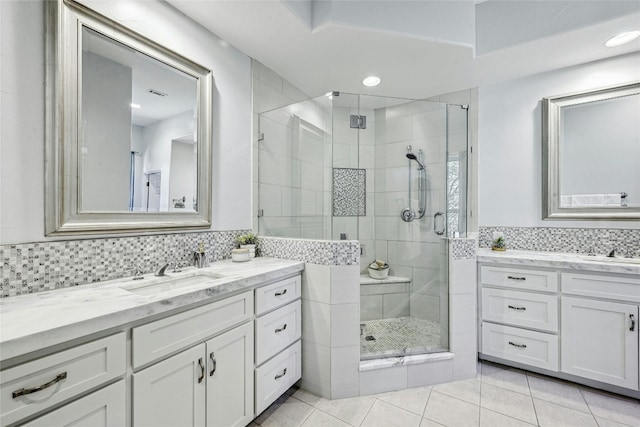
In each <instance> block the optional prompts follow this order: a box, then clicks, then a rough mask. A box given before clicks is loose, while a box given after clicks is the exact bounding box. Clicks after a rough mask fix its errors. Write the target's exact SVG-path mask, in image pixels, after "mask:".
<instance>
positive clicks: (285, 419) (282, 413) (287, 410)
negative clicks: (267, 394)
mask: <svg viewBox="0 0 640 427" xmlns="http://www.w3.org/2000/svg"><path fill="white" fill-rule="evenodd" d="M313 410H314V408H313V406H311V405H308V404H306V403H304V402H302V401H300V400H298V399H294V398H292V397H291V396H288V395H284V396H282V397H281V398H280V399H278V400H277V401H276V403H274V404H273V405H271V407H269V409H267V410H266V411H265V412H264V413H263V414H262V415H260V417H258V419H256V422H258V423H259V424H260V425H261V426H262V427H298V426H300V425H302V423H303V422H304V421H305V420H306V419H307V417H308V416H309V415H311V413H312V412H313Z"/></svg>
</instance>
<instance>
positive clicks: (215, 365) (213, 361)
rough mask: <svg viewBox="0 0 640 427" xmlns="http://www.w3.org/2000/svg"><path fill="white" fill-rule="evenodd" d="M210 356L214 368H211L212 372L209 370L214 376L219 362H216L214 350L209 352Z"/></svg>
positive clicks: (210, 374)
mask: <svg viewBox="0 0 640 427" xmlns="http://www.w3.org/2000/svg"><path fill="white" fill-rule="evenodd" d="M209 358H210V359H211V363H212V365H213V366H212V368H211V372H209V376H210V377H212V376H213V374H214V373H215V372H216V367H217V366H218V362H216V356H215V355H214V354H213V352H211V353H209Z"/></svg>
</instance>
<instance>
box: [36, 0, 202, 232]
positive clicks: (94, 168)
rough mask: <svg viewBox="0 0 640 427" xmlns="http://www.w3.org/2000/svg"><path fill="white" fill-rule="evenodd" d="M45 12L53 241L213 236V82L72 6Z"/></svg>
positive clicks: (66, 1) (57, 4)
mask: <svg viewBox="0 0 640 427" xmlns="http://www.w3.org/2000/svg"><path fill="white" fill-rule="evenodd" d="M47 4H48V8H49V14H48V16H49V28H48V58H49V59H50V61H51V63H52V66H51V68H50V69H49V70H48V75H47V78H48V80H47V88H48V91H49V93H48V94H49V96H50V100H51V105H50V108H49V110H48V116H47V119H48V126H49V129H48V136H49V138H50V140H49V141H48V143H47V153H46V155H47V191H46V194H47V196H46V197H47V212H46V217H47V221H46V223H47V234H48V235H52V234H77V233H83V234H87V233H89V234H93V233H112V232H137V231H153V230H166V229H179V228H200V227H203V228H208V227H210V226H211V218H210V212H211V208H210V188H211V187H210V181H211V158H210V155H211V154H210V153H211V93H212V76H211V72H210V71H209V70H207V69H206V68H204V67H201V66H199V65H198V64H195V63H193V62H192V61H190V60H188V59H186V58H184V57H182V56H180V55H178V54H176V53H174V52H171V51H169V50H168V49H166V48H164V47H163V46H160V45H158V44H157V43H154V42H152V41H150V40H148V39H146V38H144V37H142V36H140V35H138V34H136V33H134V32H133V31H131V30H129V29H127V28H125V27H123V26H121V25H119V24H118V23H116V22H113V21H110V20H109V19H107V18H105V17H103V16H101V15H99V14H97V13H96V12H94V11H92V10H90V9H88V8H86V7H84V6H82V5H80V4H78V3H76V2H74V1H70V0H59V1H52V2H47Z"/></svg>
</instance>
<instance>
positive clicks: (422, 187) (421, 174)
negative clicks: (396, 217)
mask: <svg viewBox="0 0 640 427" xmlns="http://www.w3.org/2000/svg"><path fill="white" fill-rule="evenodd" d="M412 148H413V147H411V145H409V146H408V147H407V154H406V156H407V159H409V207H406V208H404V209H403V210H402V212H401V213H400V217H401V218H402V220H403V221H406V222H411V221H413V220H414V219H420V218H422V217H423V216H424V214H425V213H426V211H427V195H426V191H427V186H426V184H427V183H426V178H427V176H426V172H427V167H426V166H425V164H424V163H423V162H422V150H419V151H418V155H417V156H416V155H415V154H413V153H412V152H411V150H412ZM411 160H415V161H416V163H418V194H419V195H418V197H419V201H418V204H419V207H418V212H416V211H414V210H413V209H412V208H411V181H412V177H411Z"/></svg>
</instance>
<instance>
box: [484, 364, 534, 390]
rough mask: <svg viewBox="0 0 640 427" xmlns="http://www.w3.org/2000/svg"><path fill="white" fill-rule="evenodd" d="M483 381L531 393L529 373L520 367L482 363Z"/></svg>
mask: <svg viewBox="0 0 640 427" xmlns="http://www.w3.org/2000/svg"><path fill="white" fill-rule="evenodd" d="M481 378H482V383H483V384H491V385H494V386H496V387H502V388H506V389H507V390H512V391H516V392H518V393H522V394H526V395H530V393H529V383H528V382H527V375H526V374H525V373H524V372H523V371H520V370H518V369H513V368H509V367H507V366H502V365H495V364H492V363H486V362H485V363H483V364H482V376H481Z"/></svg>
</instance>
